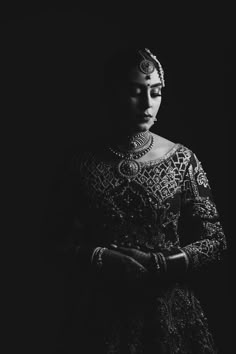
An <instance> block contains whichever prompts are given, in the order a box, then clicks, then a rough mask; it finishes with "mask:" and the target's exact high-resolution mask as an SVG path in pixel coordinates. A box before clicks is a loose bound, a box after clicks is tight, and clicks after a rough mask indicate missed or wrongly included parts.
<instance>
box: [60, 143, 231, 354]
mask: <svg viewBox="0 0 236 354" xmlns="http://www.w3.org/2000/svg"><path fill="white" fill-rule="evenodd" d="M101 156H102V155H101V154H100V152H99V151H93V152H92V151H91V152H86V153H83V154H81V153H80V154H75V155H74V158H73V159H72V163H71V164H70V168H69V169H68V171H69V173H68V175H69V178H66V182H65V184H66V188H64V196H62V197H60V198H59V199H60V200H57V202H55V203H56V204H58V205H59V204H63V208H64V211H63V214H61V213H60V212H57V213H56V214H57V218H58V219H60V221H59V223H58V224H59V227H58V228H57V232H56V233H55V234H56V237H57V238H59V237H60V236H59V235H60V234H61V235H64V237H65V238H66V239H67V235H68V234H69V226H71V230H70V231H73V230H74V231H73V232H72V233H73V235H75V236H74V237H75V238H76V244H79V245H92V246H94V247H96V246H109V244H111V243H116V244H117V245H121V246H126V247H136V248H138V249H141V250H144V251H161V250H165V249H171V248H173V247H174V248H176V247H177V248H181V249H183V250H184V251H185V252H186V254H187V255H188V258H189V269H190V270H194V271H198V269H202V268H203V267H205V266H207V265H208V264H209V263H212V262H215V261H217V260H218V259H220V257H221V255H222V253H223V251H224V250H225V249H226V239H225V235H224V233H223V230H222V226H221V224H220V220H219V215H218V212H217V209H216V206H215V203H214V201H213V199H212V195H211V189H210V186H209V183H208V179H207V176H206V173H205V171H204V169H203V167H202V165H201V163H200V161H199V160H198V158H197V157H196V155H195V154H194V153H193V152H192V151H191V150H190V149H188V148H187V147H185V146H183V145H181V144H176V145H175V146H174V147H173V148H172V149H171V150H170V151H169V152H168V153H167V154H166V155H165V156H163V157H162V158H160V159H156V160H153V161H149V162H140V170H139V173H138V174H137V175H135V176H134V177H130V178H127V177H125V176H122V175H121V174H119V171H118V163H119V159H117V160H114V159H113V160H111V161H110V160H108V159H103V158H101ZM64 187H65V186H64ZM59 195H60V194H59ZM58 205H57V206H58ZM72 219H74V223H73V225H72ZM69 242H70V238H69V237H68V243H69ZM79 268H80V267H79ZM86 274H87V273H86ZM86 277H87V275H86ZM86 280H87V281H86V282H85V284H86V285H83V286H82V285H81V284H82V283H81V280H80V281H78V275H76V276H75V280H74V282H75V283H76V282H78V284H79V292H78V293H76V296H75V302H76V303H77V302H78V299H79V297H81V292H83V291H85V294H86V295H84V296H82V298H83V299H86V301H87V307H86V306H84V305H82V308H83V310H82V311H81V308H80V315H79V318H80V320H81V323H82V325H81V327H80V330H79V331H80V332H81V333H82V332H83V331H84V330H85V332H86V333H87V334H86V335H88V336H89V337H90V335H91V336H92V337H93V338H95V337H96V338H97V339H98V341H97V342H96V341H94V343H92V342H91V341H90V340H89V339H88V340H87V339H86V338H87V337H86V335H85V334H81V339H83V340H84V342H85V346H86V347H87V351H86V353H87V352H88V353H90V352H94V350H95V351H97V350H98V349H97V348H100V349H101V352H103V353H104V354H105V353H106V354H112V353H113V354H115V353H117V354H123V353H130V354H138V353H139V354H141V353H142V354H147V353H148V354H151V353H166V354H169V353H171V354H173V353H181V354H190V353H198V354H203V353H204V354H206V353H216V351H215V348H214V343H213V340H212V337H211V333H210V332H209V330H208V324H207V320H206V318H205V315H204V312H203V310H202V308H201V305H200V303H199V301H198V299H196V297H195V295H194V293H193V291H192V289H191V288H189V287H188V284H187V285H186V284H182V283H179V282H178V281H175V280H174V281H173V282H172V283H171V284H169V285H168V286H166V287H165V288H163V289H161V287H160V285H159V284H157V286H159V288H160V291H159V294H158V295H156V297H155V296H152V297H151V298H148V299H146V300H145V299H143V300H142V301H141V302H139V303H138V302H137V303H136V300H137V299H136V296H134V297H133V298H132V301H131V302H130V301H128V294H127V298H126V289H124V294H123V298H122V299H123V300H122V299H121V297H120V296H119V295H118V296H115V299H113V298H111V297H110V296H109V292H108V291H107V289H109V284H107V285H108V288H107V289H106V290H105V289H102V290H101V289H100V290H98V288H99V286H100V281H99V279H98V280H97V283H96V281H95V283H96V284H97V285H98V288H97V285H94V283H93V281H94V279H93V280H92V279H90V278H89V276H88V279H86ZM144 290H145V289H144ZM162 290H163V291H162ZM73 293H75V292H73ZM95 294H96V301H95V297H94V296H95ZM137 295H138V294H137ZM148 296H149V295H148ZM137 297H138V296H137ZM150 299H152V300H150ZM134 300H135V301H134ZM113 302H115V305H114V303H113ZM82 303H84V300H82ZM83 311H84V314H82V313H83ZM75 322H76V323H78V318H77V319H76V320H75ZM90 323H92V327H91V325H90ZM92 328H93V329H92ZM93 330H95V333H96V334H94V332H93ZM100 330H101V332H99V331H100ZM98 332H99V333H100V334H99V335H98ZM83 333H84V332H83ZM76 341H77V339H76V337H75V342H76ZM67 345H68V341H67ZM90 345H91V346H92V347H93V346H94V347H93V348H92V347H91V348H90ZM89 348H90V349H89Z"/></svg>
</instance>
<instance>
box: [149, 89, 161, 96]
mask: <svg viewBox="0 0 236 354" xmlns="http://www.w3.org/2000/svg"><path fill="white" fill-rule="evenodd" d="M151 96H152V97H158V96H161V90H154V91H151Z"/></svg>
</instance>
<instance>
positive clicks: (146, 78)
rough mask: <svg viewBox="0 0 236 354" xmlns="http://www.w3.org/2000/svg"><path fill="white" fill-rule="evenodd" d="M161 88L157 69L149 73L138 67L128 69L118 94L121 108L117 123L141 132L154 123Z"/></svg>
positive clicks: (130, 129) (159, 101) (159, 102)
mask: <svg viewBox="0 0 236 354" xmlns="http://www.w3.org/2000/svg"><path fill="white" fill-rule="evenodd" d="M161 88H162V83H161V80H160V77H159V74H158V72H157V70H154V72H153V73H151V74H149V75H146V74H144V73H142V72H141V71H139V69H138V67H135V68H133V69H132V70H131V71H130V73H129V76H128V81H127V86H126V85H125V87H124V88H123V89H121V90H120V94H119V96H120V97H119V98H120V100H119V103H120V104H121V108H122V109H121V112H120V118H119V123H121V125H122V126H123V129H125V128H127V129H128V130H129V131H132V132H143V131H146V130H148V129H149V128H150V127H151V126H152V125H153V124H154V118H155V117H156V115H157V112H158V110H159V107H160V104H161ZM122 110H123V112H122ZM121 128H122V127H121Z"/></svg>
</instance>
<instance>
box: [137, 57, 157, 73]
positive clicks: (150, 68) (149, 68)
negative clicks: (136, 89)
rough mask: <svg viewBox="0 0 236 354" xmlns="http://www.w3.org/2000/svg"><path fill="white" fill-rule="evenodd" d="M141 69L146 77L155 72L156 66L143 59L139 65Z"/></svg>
mask: <svg viewBox="0 0 236 354" xmlns="http://www.w3.org/2000/svg"><path fill="white" fill-rule="evenodd" d="M139 69H140V71H142V72H143V73H144V74H146V75H150V74H152V73H153V72H154V71H155V65H154V64H153V63H152V62H151V61H150V60H147V59H143V60H142V61H141V62H140V63H139Z"/></svg>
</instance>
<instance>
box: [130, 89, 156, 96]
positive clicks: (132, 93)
mask: <svg viewBox="0 0 236 354" xmlns="http://www.w3.org/2000/svg"><path fill="white" fill-rule="evenodd" d="M141 94H142V92H141V91H140V92H136V91H132V90H131V92H130V95H131V96H132V97H134V96H140V95H141ZM159 96H161V92H160V91H158V92H151V97H159Z"/></svg>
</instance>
